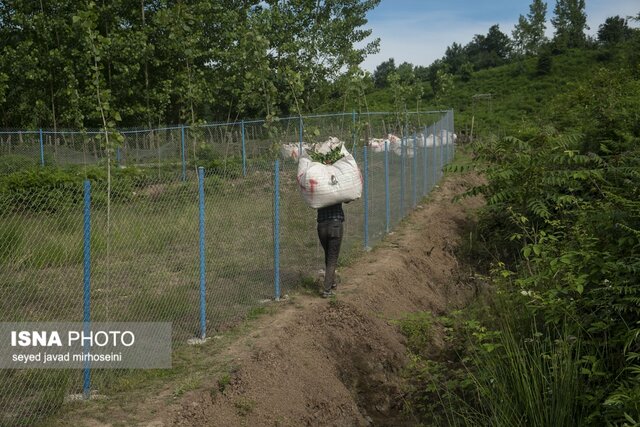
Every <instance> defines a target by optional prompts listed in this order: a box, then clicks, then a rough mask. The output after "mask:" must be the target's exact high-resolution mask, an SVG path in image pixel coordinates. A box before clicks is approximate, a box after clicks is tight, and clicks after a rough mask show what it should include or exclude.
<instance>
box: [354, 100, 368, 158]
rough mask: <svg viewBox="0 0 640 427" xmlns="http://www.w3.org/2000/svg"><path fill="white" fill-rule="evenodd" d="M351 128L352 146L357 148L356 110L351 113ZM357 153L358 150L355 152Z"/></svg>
mask: <svg viewBox="0 0 640 427" xmlns="http://www.w3.org/2000/svg"><path fill="white" fill-rule="evenodd" d="M351 126H352V129H353V130H352V132H351V140H352V141H351V145H353V146H354V147H355V145H356V110H352V111H351ZM366 143H367V141H365V145H366ZM353 151H356V150H353Z"/></svg>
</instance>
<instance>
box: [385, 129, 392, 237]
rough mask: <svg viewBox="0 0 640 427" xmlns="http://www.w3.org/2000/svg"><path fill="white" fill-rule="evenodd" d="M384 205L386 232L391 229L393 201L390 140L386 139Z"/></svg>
mask: <svg viewBox="0 0 640 427" xmlns="http://www.w3.org/2000/svg"><path fill="white" fill-rule="evenodd" d="M384 207H385V224H386V232H387V233H388V232H389V230H390V229H391V227H390V225H391V224H390V223H391V201H390V198H389V141H386V140H385V141H384Z"/></svg>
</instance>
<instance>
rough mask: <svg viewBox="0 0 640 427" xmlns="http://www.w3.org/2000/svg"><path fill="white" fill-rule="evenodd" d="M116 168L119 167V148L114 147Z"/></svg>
mask: <svg viewBox="0 0 640 427" xmlns="http://www.w3.org/2000/svg"><path fill="white" fill-rule="evenodd" d="M116 166H120V147H116Z"/></svg>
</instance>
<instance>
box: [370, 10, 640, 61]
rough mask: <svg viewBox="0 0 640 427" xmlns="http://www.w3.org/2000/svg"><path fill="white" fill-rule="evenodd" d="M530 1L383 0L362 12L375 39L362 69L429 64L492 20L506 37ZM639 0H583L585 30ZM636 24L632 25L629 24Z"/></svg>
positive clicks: (482, 30) (622, 13) (630, 12)
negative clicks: (375, 44)
mask: <svg viewBox="0 0 640 427" xmlns="http://www.w3.org/2000/svg"><path fill="white" fill-rule="evenodd" d="M546 3H547V35H548V36H552V35H553V26H552V25H551V17H552V16H553V8H554V7H555V0H547V1H546ZM530 4H531V0H475V1H474V0H438V1H435V0H382V1H381V2H380V4H379V5H378V7H376V8H375V9H374V10H372V11H370V12H369V14H368V15H367V18H368V19H369V23H368V25H367V26H366V27H365V28H370V29H372V30H373V34H372V35H371V37H370V38H369V39H370V40H372V39H374V38H376V37H379V38H380V52H379V53H377V54H375V55H370V56H368V57H367V58H366V59H365V61H364V63H363V64H362V68H364V69H365V70H368V71H371V72H373V71H374V70H375V68H376V67H377V66H378V65H379V64H380V63H381V62H383V61H386V60H387V59H389V58H394V59H395V63H396V65H399V64H401V63H402V62H404V61H407V62H410V63H412V64H414V65H429V64H431V63H432V62H433V61H434V60H436V59H438V58H441V57H442V56H444V52H445V50H446V48H447V46H450V45H451V44H453V42H457V43H459V44H461V45H463V46H464V45H465V44H467V43H469V42H470V41H471V39H472V38H473V36H474V35H475V34H486V33H487V31H488V30H489V27H491V26H492V25H493V24H499V25H500V30H501V31H502V32H503V33H505V34H507V35H508V36H509V37H511V31H512V30H513V27H514V25H515V24H516V23H517V22H518V17H519V16H520V15H525V16H526V15H527V13H529V5H530ZM638 12H640V0H586V13H587V25H588V26H589V27H590V30H588V31H587V33H588V34H591V35H596V34H597V31H598V26H599V25H600V24H602V23H603V22H604V20H605V19H606V18H607V17H609V16H615V15H620V16H623V17H626V16H629V15H633V16H635V15H637V14H638ZM634 26H636V25H634Z"/></svg>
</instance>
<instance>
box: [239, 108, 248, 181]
mask: <svg viewBox="0 0 640 427" xmlns="http://www.w3.org/2000/svg"><path fill="white" fill-rule="evenodd" d="M240 134H241V135H242V176H247V151H246V147H245V133H244V120H242V121H241V122H240Z"/></svg>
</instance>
